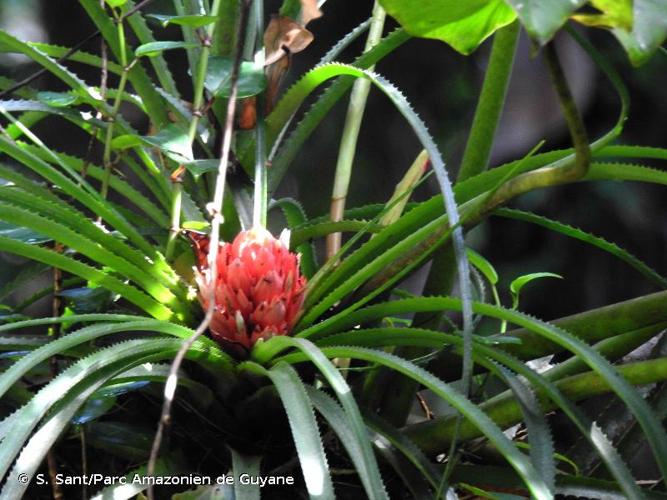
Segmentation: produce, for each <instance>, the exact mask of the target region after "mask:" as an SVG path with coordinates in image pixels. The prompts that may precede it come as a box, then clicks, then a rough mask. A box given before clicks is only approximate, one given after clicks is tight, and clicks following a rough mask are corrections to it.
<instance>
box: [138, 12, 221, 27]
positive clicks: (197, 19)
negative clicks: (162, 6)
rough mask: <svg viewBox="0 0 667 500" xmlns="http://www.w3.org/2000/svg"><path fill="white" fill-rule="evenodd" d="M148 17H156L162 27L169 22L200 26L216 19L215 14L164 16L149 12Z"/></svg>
mask: <svg viewBox="0 0 667 500" xmlns="http://www.w3.org/2000/svg"><path fill="white" fill-rule="evenodd" d="M148 17H152V18H153V19H157V20H158V21H159V22H160V24H161V25H162V26H163V27H164V28H166V27H167V26H168V25H170V24H178V25H179V26H189V27H191V28H201V27H202V26H206V25H207V24H211V23H213V22H215V20H216V18H215V16H165V15H162V14H149V15H148Z"/></svg>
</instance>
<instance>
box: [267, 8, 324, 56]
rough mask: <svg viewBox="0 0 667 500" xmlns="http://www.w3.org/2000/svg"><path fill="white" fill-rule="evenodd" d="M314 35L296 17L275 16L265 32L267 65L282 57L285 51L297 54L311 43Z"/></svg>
mask: <svg viewBox="0 0 667 500" xmlns="http://www.w3.org/2000/svg"><path fill="white" fill-rule="evenodd" d="M313 39H314V37H313V34H312V33H311V32H310V31H308V30H307V29H306V28H304V27H303V26H301V25H300V24H299V23H297V22H296V21H295V20H294V19H290V18H289V17H285V16H273V17H272V18H271V22H270V23H269V26H268V27H267V28H266V31H265V32H264V47H265V50H266V61H267V65H268V64H272V63H273V62H275V61H277V60H278V59H280V58H281V57H282V56H283V54H284V53H285V52H289V53H290V54H296V53H297V52H301V51H302V50H304V49H305V48H306V47H308V45H310V44H311V42H312V41H313Z"/></svg>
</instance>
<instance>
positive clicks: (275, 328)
mask: <svg viewBox="0 0 667 500" xmlns="http://www.w3.org/2000/svg"><path fill="white" fill-rule="evenodd" d="M188 235H189V237H190V239H191V240H192V242H193V244H194V247H195V254H196V259H197V262H196V273H195V277H196V281H197V285H198V286H199V302H200V303H201V305H202V307H203V308H204V310H206V309H207V307H208V297H209V296H210V288H209V287H210V286H211V283H210V279H211V278H210V270H209V265H208V249H209V237H208V236H207V235H203V234H198V233H193V232H188ZM288 240H289V233H288V232H283V234H282V235H281V236H280V239H275V238H274V237H273V236H272V235H271V233H269V232H268V231H267V230H265V229H262V228H253V229H250V230H249V231H243V232H241V233H239V235H238V236H237V237H236V238H235V239H234V241H233V242H232V243H221V244H220V247H219V250H218V259H217V261H218V263H217V273H218V276H217V280H216V283H215V285H214V286H215V312H214V314H213V320H212V321H211V326H210V330H211V333H212V336H213V338H215V339H216V340H218V341H221V343H222V341H229V342H234V343H238V344H241V345H243V346H244V347H246V348H250V347H252V346H253V345H254V344H255V342H257V341H258V340H259V339H268V338H270V337H273V336H274V335H287V334H289V333H290V331H291V330H292V328H293V327H294V325H295V323H296V321H297V319H298V318H299V314H300V313H301V306H302V305H303V299H304V291H305V287H306V278H305V277H303V276H301V274H300V273H299V256H298V255H297V254H295V253H292V252H290V251H289V241H288Z"/></svg>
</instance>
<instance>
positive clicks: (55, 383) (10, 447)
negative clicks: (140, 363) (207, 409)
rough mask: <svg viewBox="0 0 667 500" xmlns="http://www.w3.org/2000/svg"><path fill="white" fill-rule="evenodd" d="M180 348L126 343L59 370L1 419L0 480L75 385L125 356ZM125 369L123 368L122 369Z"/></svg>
mask: <svg viewBox="0 0 667 500" xmlns="http://www.w3.org/2000/svg"><path fill="white" fill-rule="evenodd" d="M180 345H181V342H180V341H179V340H177V339H160V340H154V339H153V340H151V339H145V340H130V341H126V342H122V343H120V344H117V345H115V346H112V347H109V348H106V349H102V350H100V351H98V352H96V353H94V354H91V355H90V356H88V357H86V358H83V359H81V360H79V361H78V362H76V363H75V364H74V365H72V366H70V367H69V368H68V369H67V370H65V371H63V372H62V373H61V374H60V375H58V376H57V377H56V378H54V379H53V380H52V381H51V382H49V384H48V385H47V386H46V387H44V388H43V389H41V390H40V391H39V392H38V393H37V394H36V395H35V397H33V398H32V399H31V400H30V401H29V402H28V404H26V405H25V406H24V407H22V408H20V409H19V410H17V411H16V412H15V413H13V414H12V415H11V416H9V417H8V419H5V421H7V420H9V421H10V422H11V432H8V433H5V435H4V438H3V440H2V447H1V449H0V478H1V477H4V476H5V474H6V473H7V470H8V468H9V466H10V465H11V462H12V461H13V460H14V458H15V456H16V454H17V453H18V452H19V451H20V450H21V448H22V447H23V444H24V442H25V440H26V439H27V438H28V436H29V435H30V433H31V432H32V430H33V429H34V428H35V427H36V426H37V424H38V423H39V421H40V420H41V419H42V418H43V416H44V415H45V414H46V412H47V411H49V409H50V408H51V407H52V406H53V405H54V404H56V403H57V402H58V401H59V400H60V399H61V398H62V397H63V395H64V394H67V393H68V392H69V391H70V389H72V388H73V387H74V386H75V385H76V384H78V383H79V382H82V381H85V380H86V379H87V378H88V377H90V376H91V375H92V374H95V373H96V372H97V371H98V370H101V369H103V368H105V367H107V366H109V365H110V364H112V363H114V362H117V361H119V360H122V359H123V358H126V357H130V356H132V357H133V356H137V355H142V354H143V355H149V354H156V353H160V354H164V356H163V357H162V359H167V358H168V357H169V356H170V355H173V353H174V352H176V351H177V350H178V349H179V348H180ZM212 352H213V351H210V349H209V348H208V347H204V346H203V345H202V344H198V343H195V344H194V345H193V346H192V349H190V351H188V356H190V357H197V356H199V357H201V356H210V354H211V353H212ZM128 368H129V367H127V366H125V367H123V370H125V369H128ZM123 370H120V371H123ZM120 371H119V372H120ZM119 372H115V373H119ZM115 373H114V374H115ZM112 376H113V374H112ZM5 421H3V422H5Z"/></svg>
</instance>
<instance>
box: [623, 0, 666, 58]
mask: <svg viewBox="0 0 667 500" xmlns="http://www.w3.org/2000/svg"><path fill="white" fill-rule="evenodd" d="M632 12H633V17H634V19H633V23H632V31H631V32H628V31H626V30H623V29H621V28H617V29H614V30H613V33H614V35H615V36H616V38H618V40H619V41H620V42H621V44H622V45H623V47H625V50H626V52H627V53H628V56H629V57H630V61H631V62H632V64H633V65H635V66H639V65H641V64H643V63H645V62H646V61H648V59H649V58H650V57H651V55H652V54H653V53H654V52H655V51H656V50H658V48H659V47H660V46H661V45H662V43H663V42H664V41H665V39H666V38H667V2H665V1H664V0H634V5H633V11H632Z"/></svg>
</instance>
